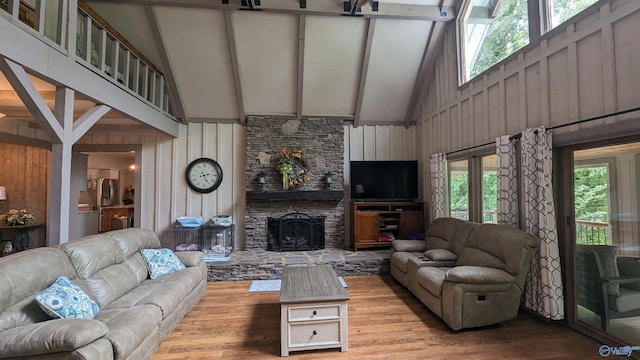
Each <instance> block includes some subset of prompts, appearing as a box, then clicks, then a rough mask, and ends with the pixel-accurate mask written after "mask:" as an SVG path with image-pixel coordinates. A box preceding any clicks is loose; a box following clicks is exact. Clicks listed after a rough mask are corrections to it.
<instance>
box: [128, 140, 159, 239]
mask: <svg viewBox="0 0 640 360" xmlns="http://www.w3.org/2000/svg"><path fill="white" fill-rule="evenodd" d="M156 151H157V147H156V143H155V141H153V142H149V143H147V144H145V145H143V146H142V156H141V159H142V166H140V183H141V184H143V185H142V189H136V191H140V190H141V191H142V196H141V204H140V206H139V208H140V212H141V213H140V214H135V216H138V217H139V218H140V226H141V227H142V228H145V229H152V230H154V231H156V232H158V231H160V229H159V224H158V223H157V222H156V209H157V208H158V206H159V203H160V199H161V198H162V197H163V196H166V195H167V194H165V193H163V192H162V189H159V188H158V182H157V181H158V173H160V172H162V170H161V169H162V165H161V163H160V161H159V160H160V159H158V157H157V154H156Z"/></svg>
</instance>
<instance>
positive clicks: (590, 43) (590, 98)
mask: <svg viewBox="0 0 640 360" xmlns="http://www.w3.org/2000/svg"><path fill="white" fill-rule="evenodd" d="M577 58H578V103H579V105H580V108H579V112H578V118H579V119H584V118H589V117H594V116H598V115H600V114H604V113H605V106H604V91H603V89H604V76H603V72H602V71H601V69H602V68H603V63H602V34H601V32H599V31H598V32H595V33H593V34H591V35H589V36H587V37H585V38H583V39H581V40H580V41H578V42H577ZM604 123H605V120H604V119H603V120H596V121H591V122H589V123H585V124H582V125H581V126H580V127H581V128H588V127H594V126H599V125H602V124H604Z"/></svg>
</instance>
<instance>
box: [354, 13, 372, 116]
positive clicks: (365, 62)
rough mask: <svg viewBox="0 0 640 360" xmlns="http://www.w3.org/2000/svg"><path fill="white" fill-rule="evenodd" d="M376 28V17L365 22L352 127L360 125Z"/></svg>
mask: <svg viewBox="0 0 640 360" xmlns="http://www.w3.org/2000/svg"><path fill="white" fill-rule="evenodd" d="M375 30H376V19H369V23H368V24H367V38H366V40H365V41H366V43H365V45H364V54H363V55H362V68H361V69H360V82H359V85H358V98H357V100H356V112H355V116H354V118H353V127H358V126H359V125H360V114H361V113H362V100H363V99H364V89H365V87H366V85H367V72H368V71H369V60H370V59H371V46H372V45H373V34H374V32H375Z"/></svg>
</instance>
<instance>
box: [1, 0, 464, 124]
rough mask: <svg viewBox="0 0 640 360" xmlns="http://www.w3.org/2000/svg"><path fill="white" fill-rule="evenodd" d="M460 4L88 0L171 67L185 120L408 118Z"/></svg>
mask: <svg viewBox="0 0 640 360" xmlns="http://www.w3.org/2000/svg"><path fill="white" fill-rule="evenodd" d="M457 2H459V0H379V1H369V2H368V3H365V4H364V5H362V7H360V8H358V7H357V6H356V5H355V3H356V0H351V2H350V1H342V0H306V1H305V0H183V1H177V0H174V1H172V0H129V1H118V0H99V1H97V0H94V1H88V2H87V3H88V4H89V5H90V6H91V7H92V8H93V9H94V10H95V11H96V12H97V13H98V14H100V16H102V17H103V18H104V19H105V20H106V21H107V22H108V23H109V24H110V25H111V26H113V28H115V29H116V30H117V31H118V32H120V34H122V35H123V36H124V37H125V38H126V39H127V40H128V41H129V42H130V43H131V44H133V45H134V46H135V47H136V48H137V49H138V50H139V51H140V52H141V53H143V54H144V55H145V56H146V57H147V58H148V59H150V60H151V61H152V62H153V63H154V65H156V67H157V68H158V69H159V70H160V71H162V72H163V73H164V74H165V77H166V78H167V80H168V82H169V84H170V88H169V93H170V94H171V96H172V103H173V105H174V112H175V113H176V115H177V116H178V117H179V118H182V119H186V121H192V122H240V123H244V121H245V119H246V116H248V115H263V116H270V115H278V116H279V115H282V116H298V117H315V116H335V117H341V118H345V119H348V120H352V121H353V123H354V125H378V124H395V125H409V124H412V123H413V122H414V121H415V118H414V114H413V113H412V109H413V108H415V104H416V102H417V101H418V97H419V96H420V92H421V90H422V85H423V84H424V83H425V81H429V78H430V74H432V71H429V69H430V68H431V66H432V64H433V61H434V58H435V55H436V51H438V50H439V43H440V40H441V39H442V36H443V34H444V28H445V25H446V24H447V23H448V22H449V21H451V20H453V19H454V18H455V10H456V9H455V6H456V5H457V4H456V3H457ZM223 3H228V4H223ZM375 7H377V10H376V9H375ZM251 10H253V11H251ZM351 14H353V15H355V16H351ZM1 85H2V81H0V86H1ZM0 90H3V89H0ZM4 90H6V89H4ZM51 90H52V89H51ZM0 95H1V92H0ZM0 100H1V99H0ZM116 117H117V116H116Z"/></svg>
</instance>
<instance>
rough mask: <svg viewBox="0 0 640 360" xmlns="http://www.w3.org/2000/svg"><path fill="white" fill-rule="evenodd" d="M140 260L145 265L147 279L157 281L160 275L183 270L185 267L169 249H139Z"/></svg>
mask: <svg viewBox="0 0 640 360" xmlns="http://www.w3.org/2000/svg"><path fill="white" fill-rule="evenodd" d="M140 253H141V254H142V258H144V261H145V262H146V263H147V269H149V277H150V278H151V279H157V278H159V277H160V276H162V275H167V274H170V273H174V272H176V271H180V270H184V269H185V266H184V264H183V263H182V261H180V259H178V257H177V256H176V255H175V254H174V253H173V251H171V249H166V248H165V249H141V250H140Z"/></svg>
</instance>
